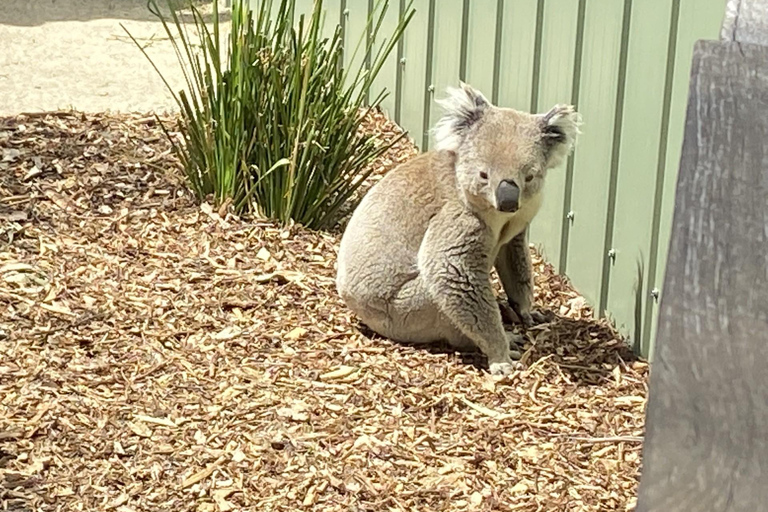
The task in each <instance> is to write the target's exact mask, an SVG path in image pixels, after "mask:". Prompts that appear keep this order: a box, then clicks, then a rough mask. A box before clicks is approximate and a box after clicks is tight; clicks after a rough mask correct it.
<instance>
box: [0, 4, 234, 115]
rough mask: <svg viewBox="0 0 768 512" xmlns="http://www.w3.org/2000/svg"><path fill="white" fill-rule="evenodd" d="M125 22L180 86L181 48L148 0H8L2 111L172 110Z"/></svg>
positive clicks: (1, 31) (1, 42)
mask: <svg viewBox="0 0 768 512" xmlns="http://www.w3.org/2000/svg"><path fill="white" fill-rule="evenodd" d="M158 4H160V5H165V3H164V0H160V1H159V2H158ZM200 4H201V8H203V9H205V8H206V5H207V4H209V3H207V2H200ZM220 4H221V6H222V10H224V9H223V6H224V2H223V1H222V2H220ZM207 7H208V8H207V11H206V12H208V11H209V10H210V5H208V6H207ZM121 24H122V25H123V26H125V28H127V29H128V30H129V31H130V33H131V34H132V35H133V36H134V37H135V38H136V39H137V40H138V41H139V43H141V44H142V45H144V46H145V48H146V50H147V53H148V54H149V55H150V57H152V59H154V60H155V61H156V63H157V64H158V66H159V67H160V69H161V70H162V71H163V72H164V73H166V72H167V78H168V80H169V82H170V83H171V85H172V86H173V87H174V89H176V90H178V89H179V87H180V86H181V84H182V76H181V74H180V72H179V68H178V65H177V61H176V57H175V54H174V52H173V48H172V46H171V44H170V42H169V41H168V39H167V35H166V34H165V32H164V29H163V27H162V24H161V23H160V22H159V21H158V19H157V18H156V17H155V16H154V15H153V14H152V13H151V12H150V11H149V10H148V9H147V1H146V0H3V2H2V7H0V115H6V114H17V113H20V112H40V111H49V110H57V109H67V108H74V109H76V110H79V111H83V112H105V111H113V112H132V111H142V112H146V111H150V110H157V111H160V112H163V111H166V110H172V109H173V107H174V104H173V101H172V99H171V96H170V94H169V93H168V91H167V89H166V88H165V86H164V84H163V82H162V80H161V79H160V77H159V76H158V75H157V73H156V72H155V71H154V69H152V66H151V65H150V63H149V61H148V60H147V59H146V57H145V56H144V55H143V54H142V53H141V52H140V51H139V49H138V47H137V46H136V45H135V43H134V42H133V41H131V40H130V38H129V37H128V34H127V33H126V32H125V30H123V28H122V27H121Z"/></svg>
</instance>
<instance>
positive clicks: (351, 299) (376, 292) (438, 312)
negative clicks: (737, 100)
mask: <svg viewBox="0 0 768 512" xmlns="http://www.w3.org/2000/svg"><path fill="white" fill-rule="evenodd" d="M449 92H450V94H449V97H448V98H447V99H446V100H443V101H442V102H441V103H442V106H443V107H444V109H445V111H446V112H445V115H444V117H443V118H442V119H441V120H440V121H439V122H438V123H437V126H436V128H435V140H436V148H435V150H434V151H430V152H427V153H423V154H421V155H419V156H417V157H415V158H413V159H411V160H410V161H408V162H406V163H404V164H401V165H400V166H399V167H397V168H395V169H393V170H392V171H390V172H389V173H388V174H387V175H386V176H385V177H384V178H383V179H382V180H381V181H380V182H379V183H377V184H376V185H375V186H374V187H372V188H371V190H370V191H369V192H368V193H367V194H366V196H365V197H364V198H363V200H362V201H361V203H360V205H359V206H358V207H357V209H356V210H355V212H354V213H353V214H352V217H351V218H350V221H349V224H348V225H347V228H346V230H345V232H344V235H343V237H342V240H341V247H340V249H339V257H338V274H337V280H336V285H337V289H338V292H339V294H340V296H341V298H342V299H343V300H344V302H345V303H346V304H347V306H348V307H349V308H350V309H351V310H352V312H354V313H355V314H356V315H357V316H358V317H359V319H360V320H361V321H362V322H363V323H365V324H366V325H367V326H368V327H370V328H371V329H372V330H373V331H375V332H377V333H378V334H380V335H382V336H384V337H387V338H390V339H392V340H395V341H401V342H410V343H428V342H433V341H439V340H445V341H448V342H449V343H450V344H452V345H453V346H455V347H457V348H469V347H472V346H476V347H478V348H479V349H480V350H481V351H482V352H483V353H484V354H485V355H486V356H487V357H488V363H489V366H490V370H491V373H494V374H506V373H509V372H510V371H512V370H513V369H515V368H516V367H517V364H516V363H515V362H514V361H513V357H512V356H513V355H514V353H513V352H512V351H510V347H509V345H510V341H511V336H510V335H509V334H508V333H506V332H505V330H504V327H503V324H502V319H501V313H500V311H499V307H498V304H497V303H496V299H495V297H494V294H493V290H492V287H491V282H490V272H491V270H492V268H493V267H494V266H495V267H496V269H497V272H498V274H499V277H500V280H501V282H502V285H503V287H504V290H505V292H506V294H507V296H508V298H509V302H510V305H511V306H512V307H513V308H514V309H515V311H516V312H517V313H518V316H520V318H521V319H522V320H523V322H524V323H525V324H527V325H530V324H531V323H532V322H533V321H534V319H535V316H533V315H532V311H531V303H532V299H533V281H532V270H531V261H530V254H529V252H528V242H527V228H528V225H529V223H530V222H531V220H532V219H533V218H534V216H535V215H536V213H537V212H538V210H539V207H540V205H541V201H542V186H543V183H544V178H545V174H546V171H547V169H550V168H552V167H556V166H558V165H560V164H561V163H562V162H563V160H564V159H565V158H566V157H567V155H568V154H569V152H570V151H571V149H572V147H573V145H574V143H575V141H576V138H577V136H578V134H579V125H580V123H581V120H580V116H579V114H578V113H577V112H575V110H574V109H573V107H571V106H568V105H556V106H555V107H554V108H552V109H551V110H550V111H549V112H547V113H546V114H537V115H534V114H529V113H524V112H519V111H517V110H513V109H509V108H500V107H497V106H494V105H491V103H490V102H489V101H488V100H487V99H486V98H485V97H484V96H483V95H482V94H481V93H480V92H479V91H477V90H475V89H473V88H472V87H470V86H468V85H466V84H461V87H460V88H458V89H451V90H450V91H449ZM502 181H504V183H503V184H502ZM515 187H516V188H517V189H518V190H517V192H515ZM510 191H512V192H510ZM515 197H517V199H515ZM500 198H501V199H500ZM502 207H503V208H502ZM501 209H504V210H507V211H501Z"/></svg>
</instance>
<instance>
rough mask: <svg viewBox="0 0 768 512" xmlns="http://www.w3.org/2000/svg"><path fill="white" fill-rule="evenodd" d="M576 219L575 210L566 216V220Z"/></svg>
mask: <svg viewBox="0 0 768 512" xmlns="http://www.w3.org/2000/svg"><path fill="white" fill-rule="evenodd" d="M574 217H576V212H574V211H573V210H571V211H569V212H568V213H567V214H565V218H566V219H568V220H570V221H572V220H573V219H574Z"/></svg>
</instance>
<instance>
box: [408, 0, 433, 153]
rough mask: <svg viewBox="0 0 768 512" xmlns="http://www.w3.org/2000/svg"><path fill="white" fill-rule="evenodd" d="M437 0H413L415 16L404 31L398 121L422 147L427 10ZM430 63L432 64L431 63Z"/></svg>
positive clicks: (425, 85)
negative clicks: (400, 102)
mask: <svg viewBox="0 0 768 512" xmlns="http://www.w3.org/2000/svg"><path fill="white" fill-rule="evenodd" d="M435 1H436V0H416V1H414V3H413V7H414V10H415V12H414V15H413V18H411V22H410V23H409V24H408V27H407V28H406V30H405V33H404V34H403V38H402V41H403V48H404V50H403V60H402V61H401V63H400V67H401V73H402V83H403V85H402V89H403V95H402V104H401V114H400V116H401V124H402V126H403V128H405V129H406V130H408V132H409V135H410V136H411V137H412V138H413V141H414V142H415V143H416V145H417V146H419V147H421V146H422V130H423V123H424V99H425V92H426V88H427V79H426V72H427V67H428V61H430V60H431V58H429V59H428V55H427V48H428V46H429V42H428V41H429V27H430V23H429V9H430V4H432V3H433V2H435ZM430 65H431V63H430Z"/></svg>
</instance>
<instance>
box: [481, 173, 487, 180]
mask: <svg viewBox="0 0 768 512" xmlns="http://www.w3.org/2000/svg"><path fill="white" fill-rule="evenodd" d="M480 177H481V178H482V179H484V180H487V179H488V173H487V172H484V171H480Z"/></svg>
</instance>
